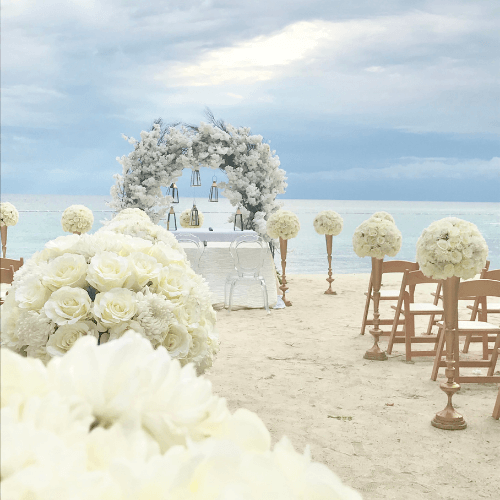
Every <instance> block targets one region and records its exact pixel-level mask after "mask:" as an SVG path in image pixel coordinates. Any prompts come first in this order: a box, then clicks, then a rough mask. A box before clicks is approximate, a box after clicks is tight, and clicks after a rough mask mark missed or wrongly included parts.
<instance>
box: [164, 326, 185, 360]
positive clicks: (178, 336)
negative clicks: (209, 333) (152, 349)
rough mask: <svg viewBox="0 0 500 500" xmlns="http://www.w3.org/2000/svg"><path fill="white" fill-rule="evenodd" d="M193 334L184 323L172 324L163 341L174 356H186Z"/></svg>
mask: <svg viewBox="0 0 500 500" xmlns="http://www.w3.org/2000/svg"><path fill="white" fill-rule="evenodd" d="M190 344H191V335H189V332H188V331H187V328H186V327H185V326H183V325H179V324H175V325H172V326H171V327H170V329H169V331H168V333H167V336H166V337H165V340H164V341H163V344H162V345H163V346H164V347H165V348H166V349H167V351H168V353H169V354H170V356H171V357H172V358H185V357H186V356H187V354H188V352H189V348H190Z"/></svg>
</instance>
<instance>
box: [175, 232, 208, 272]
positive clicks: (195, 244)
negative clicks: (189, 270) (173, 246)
mask: <svg viewBox="0 0 500 500" xmlns="http://www.w3.org/2000/svg"><path fill="white" fill-rule="evenodd" d="M175 237H176V238H177V241H178V242H179V243H182V248H183V249H184V251H185V252H186V255H187V257H188V259H189V261H190V262H191V263H192V264H195V266H198V264H199V263H200V259H201V256H202V255H203V251H204V250H205V247H204V245H203V243H202V241H201V240H200V238H198V236H195V235H194V234H191V233H182V234H177V235H176V236H175Z"/></svg>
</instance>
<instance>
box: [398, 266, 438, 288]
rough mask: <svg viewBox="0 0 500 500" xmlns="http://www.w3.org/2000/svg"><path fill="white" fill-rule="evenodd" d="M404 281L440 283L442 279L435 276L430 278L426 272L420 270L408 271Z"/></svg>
mask: <svg viewBox="0 0 500 500" xmlns="http://www.w3.org/2000/svg"><path fill="white" fill-rule="evenodd" d="M403 282H406V284H407V285H409V286H412V285H419V284H421V283H440V282H441V280H437V279H434V278H428V277H427V276H425V275H424V273H423V272H422V271H420V270H417V271H406V272H405V275H404V278H403Z"/></svg>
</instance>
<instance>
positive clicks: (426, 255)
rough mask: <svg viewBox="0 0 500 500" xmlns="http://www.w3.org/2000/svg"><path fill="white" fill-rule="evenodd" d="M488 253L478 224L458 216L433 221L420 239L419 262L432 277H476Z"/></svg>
mask: <svg viewBox="0 0 500 500" xmlns="http://www.w3.org/2000/svg"><path fill="white" fill-rule="evenodd" d="M487 257H488V245H487V244H486V241H485V240H484V238H483V236H482V235H481V233H480V232H479V230H478V228H477V227H476V225H475V224H472V222H467V221H465V220H462V219H457V218H456V217H446V218H444V219H441V220H438V221H435V222H433V223H432V224H431V225H430V226H429V227H428V228H427V229H424V231H423V232H422V234H421V236H420V238H419V239H418V241H417V262H418V264H419V266H420V269H421V270H422V273H423V274H425V275H426V276H427V277H429V278H434V279H447V278H451V277H452V276H458V277H459V278H462V279H464V280H467V279H470V278H473V277H474V276H475V275H476V274H478V273H480V272H481V270H482V269H483V267H484V266H485V265H486V258H487Z"/></svg>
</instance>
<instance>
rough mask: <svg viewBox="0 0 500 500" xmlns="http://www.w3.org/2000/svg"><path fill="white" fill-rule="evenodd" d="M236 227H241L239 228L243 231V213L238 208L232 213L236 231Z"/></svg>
mask: <svg viewBox="0 0 500 500" xmlns="http://www.w3.org/2000/svg"><path fill="white" fill-rule="evenodd" d="M237 227H239V228H241V229H240V230H241V231H243V215H242V213H241V210H240V209H239V208H238V210H236V213H235V214H234V231H236V228H237Z"/></svg>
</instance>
